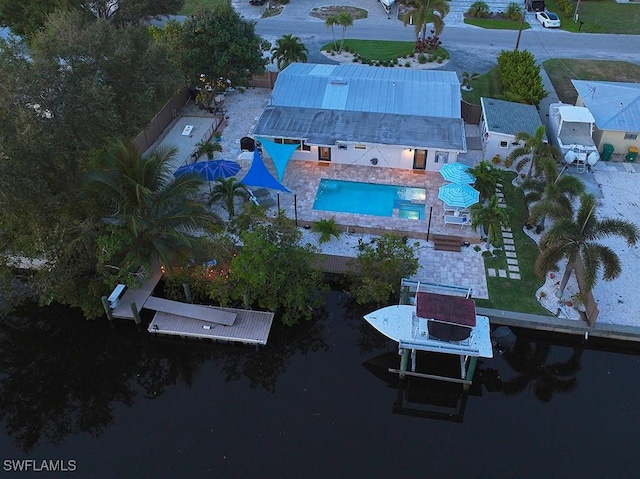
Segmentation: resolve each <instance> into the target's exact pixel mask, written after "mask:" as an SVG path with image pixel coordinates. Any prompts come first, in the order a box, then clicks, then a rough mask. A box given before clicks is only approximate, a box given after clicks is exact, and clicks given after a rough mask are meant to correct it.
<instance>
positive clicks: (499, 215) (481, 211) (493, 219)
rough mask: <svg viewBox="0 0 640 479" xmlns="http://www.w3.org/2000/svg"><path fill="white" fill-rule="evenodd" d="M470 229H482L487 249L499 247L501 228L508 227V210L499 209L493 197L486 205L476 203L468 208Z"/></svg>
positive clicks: (496, 200)
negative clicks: (485, 236)
mask: <svg viewBox="0 0 640 479" xmlns="http://www.w3.org/2000/svg"><path fill="white" fill-rule="evenodd" d="M469 211H470V212H471V227H472V228H473V229H474V230H477V229H478V228H480V227H482V229H483V230H484V232H485V233H486V235H487V249H489V247H490V246H491V245H493V246H500V238H501V237H502V233H501V228H500V227H501V226H507V225H509V210H508V208H501V207H500V205H499V204H498V197H497V196H496V195H493V196H492V197H491V199H490V200H489V202H488V203H487V204H482V203H476V204H475V205H472V206H471V208H469Z"/></svg>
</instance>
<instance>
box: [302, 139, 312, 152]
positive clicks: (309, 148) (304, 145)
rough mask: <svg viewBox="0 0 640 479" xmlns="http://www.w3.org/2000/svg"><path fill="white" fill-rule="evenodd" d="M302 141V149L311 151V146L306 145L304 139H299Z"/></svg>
mask: <svg viewBox="0 0 640 479" xmlns="http://www.w3.org/2000/svg"><path fill="white" fill-rule="evenodd" d="M301 143H302V151H311V147H310V146H309V145H307V144H306V143H305V142H304V141H301Z"/></svg>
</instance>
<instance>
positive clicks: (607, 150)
mask: <svg viewBox="0 0 640 479" xmlns="http://www.w3.org/2000/svg"><path fill="white" fill-rule="evenodd" d="M611 155H613V145H610V144H609V143H605V144H604V145H602V161H609V160H610V159H611Z"/></svg>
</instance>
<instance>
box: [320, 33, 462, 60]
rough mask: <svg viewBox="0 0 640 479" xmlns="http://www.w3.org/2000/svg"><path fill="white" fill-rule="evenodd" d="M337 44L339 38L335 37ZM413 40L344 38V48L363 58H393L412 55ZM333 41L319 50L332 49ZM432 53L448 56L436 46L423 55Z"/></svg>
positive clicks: (446, 52) (447, 53) (438, 55)
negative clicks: (435, 48) (433, 50)
mask: <svg viewBox="0 0 640 479" xmlns="http://www.w3.org/2000/svg"><path fill="white" fill-rule="evenodd" d="M336 42H337V43H338V44H339V43H340V39H339V38H336ZM414 47H415V42H394V41H388V40H354V39H349V38H345V40H344V48H345V49H348V50H349V51H350V52H354V53H357V54H358V55H360V56H361V57H363V58H366V59H368V60H373V61H385V60H395V59H396V58H402V57H405V56H407V55H413V52H414ZM333 48H334V44H333V42H329V43H326V44H325V45H323V46H322V48H321V50H323V51H327V50H333ZM429 55H433V56H436V57H441V58H449V52H448V51H447V50H445V49H444V48H438V49H437V50H436V51H435V52H433V53H429V52H425V56H427V57H428V56H429Z"/></svg>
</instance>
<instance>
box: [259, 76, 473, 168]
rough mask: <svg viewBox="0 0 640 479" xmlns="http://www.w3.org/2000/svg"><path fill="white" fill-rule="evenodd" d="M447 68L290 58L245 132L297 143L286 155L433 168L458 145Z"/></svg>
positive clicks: (456, 92) (462, 146)
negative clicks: (250, 130) (336, 63)
mask: <svg viewBox="0 0 640 479" xmlns="http://www.w3.org/2000/svg"><path fill="white" fill-rule="evenodd" d="M460 100H461V97H460V82H459V81H458V78H457V76H456V74H455V73H454V72H444V71H442V72H441V71H430V70H415V69H408V68H407V69H403V68H384V67H372V66H368V65H362V64H359V63H353V64H347V63H344V64H339V65H325V64H322V65H320V64H311V63H294V64H291V65H289V66H288V67H287V68H285V69H284V70H283V71H282V72H280V74H279V75H278V78H277V80H276V83H275V87H274V89H273V93H272V95H271V101H270V103H269V105H267V107H266V108H265V109H264V111H263V112H262V114H261V116H260V117H259V118H258V120H257V122H256V125H255V126H254V128H253V130H252V136H254V137H262V138H267V139H270V140H274V141H276V142H280V143H293V144H296V143H297V144H299V145H300V146H299V148H298V149H297V150H296V151H295V152H294V154H293V156H292V159H293V160H308V161H325V162H329V161H331V162H335V163H343V164H350V165H363V166H364V165H366V166H371V165H373V166H377V167H392V168H403V169H415V170H429V171H437V170H438V169H439V167H440V165H442V164H443V163H445V162H453V161H456V158H457V156H458V154H459V153H463V152H466V141H465V134H464V122H463V120H462V119H461V114H460Z"/></svg>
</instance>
